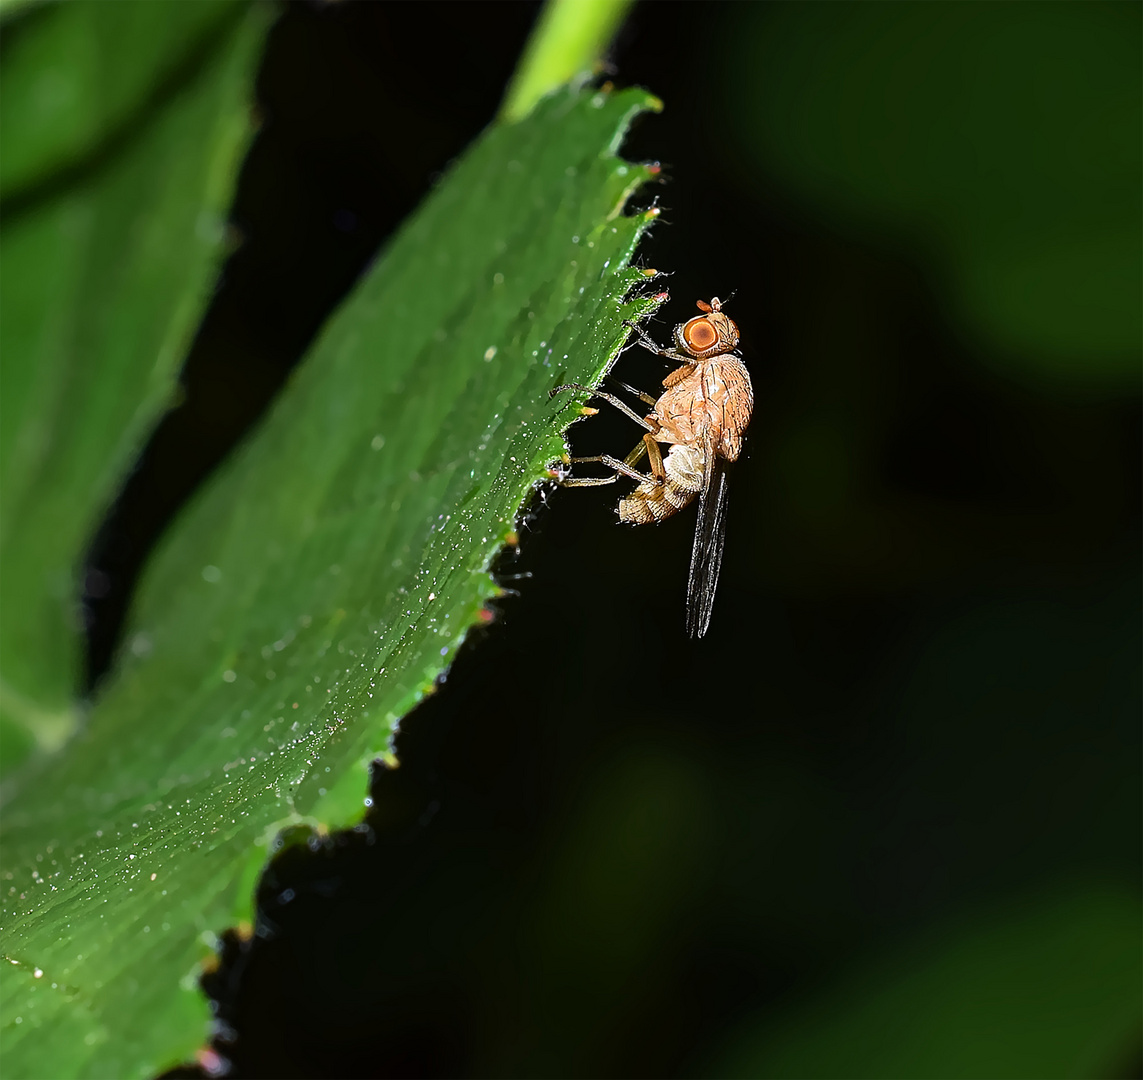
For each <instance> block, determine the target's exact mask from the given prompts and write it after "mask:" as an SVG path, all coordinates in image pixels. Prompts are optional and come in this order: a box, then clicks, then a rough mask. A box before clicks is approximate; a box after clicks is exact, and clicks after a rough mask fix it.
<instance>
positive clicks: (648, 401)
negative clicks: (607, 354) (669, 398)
mask: <svg viewBox="0 0 1143 1080" xmlns="http://www.w3.org/2000/svg"><path fill="white" fill-rule="evenodd" d="M606 378H607V381H608V382H611V383H614V384H615V385H616V386H618V387H619V388H620V389H621V390H626V391H627V393H629V394H633V395H634V396H635V397H637V398H638V399H639V400H640V401H641V402H643V404H644V405H657V404H658V403H659V399H658V398H655V397H652V396H651V395H650V394H647V393H644V392H643V391H642V390H636V389H635V387H633V386H628V385H627V383H625V382H623V380H622V379H617V378H616V377H615V376H614V375H608V376H606Z"/></svg>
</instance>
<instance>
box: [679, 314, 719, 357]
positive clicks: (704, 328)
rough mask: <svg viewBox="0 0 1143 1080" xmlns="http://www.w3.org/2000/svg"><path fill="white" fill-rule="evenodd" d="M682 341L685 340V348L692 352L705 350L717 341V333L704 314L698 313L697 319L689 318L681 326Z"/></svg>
mask: <svg viewBox="0 0 1143 1080" xmlns="http://www.w3.org/2000/svg"><path fill="white" fill-rule="evenodd" d="M683 341H684V342H686V346H687V348H688V349H690V350H691V351H692V352H696V353H700V352H706V350H707V349H709V348H710V347H711V346H712V345H714V344H715V343H717V341H718V334H717V333H716V331H715V329H714V327H713V326H711V325H710V322H709V320H708V319H707V318H706V316H704V315H700V316H699V317H698V318H697V319H691V321H690V322H689V323H687V325H686V326H684V327H683Z"/></svg>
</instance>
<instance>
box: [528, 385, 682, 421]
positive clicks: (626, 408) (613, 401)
mask: <svg viewBox="0 0 1143 1080" xmlns="http://www.w3.org/2000/svg"><path fill="white" fill-rule="evenodd" d="M562 390H582V391H583V392H584V393H585V394H591V395H592V397H597V398H603V400H604V401H606V402H607V403H608V404H609V405H614V406H615V407H616V408H617V409H618V410H619V411H620V412H621V413H623V415H624V416H626V417H628V418H630V419H631V420H634V421H635V423H637V424H638V425H639V426H640V427H641V428H646V430H647V431H649V432H651V433H654V432H656V431H658V430H659V425H658V423H657V422H655V421H653V420H651V419H649V418H645V417H642V416H640V415H639V414H638V413H637V412H636V411H635V410H634V409H632V408H631V406H630V405H627V404H625V403H624V402H623V401H621V400H620V399H619V398H617V397H616V396H615V395H614V394H609V393H607V392H606V391H604V390H593V389H592V388H591V387H590V386H584V385H582V384H581V383H564V385H563V386H557V387H556V388H555V389H554V390H549V391H548V397H550V398H551V397H555V396H556V394H558V393H560V391H562ZM636 393H638V391H636Z"/></svg>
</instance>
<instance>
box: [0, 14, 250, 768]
mask: <svg viewBox="0 0 1143 1080" xmlns="http://www.w3.org/2000/svg"><path fill="white" fill-rule="evenodd" d="M21 20H22V21H21V24H20V25H18V26H16V27H14V28H12V30H11V31H10V33H11V40H10V41H6V42H5V46H6V51H5V54H4V62H3V64H2V65H0V114H2V115H0V133H2V135H0V140H2V141H0V161H2V162H3V163H4V164H3V169H4V188H3V190H4V196H3V202H2V206H3V211H4V223H3V229H2V231H0V276H2V278H3V282H4V288H3V291H2V292H0V576H2V578H3V584H4V618H3V620H2V622H0V669H2V671H3V678H2V680H0V759H2V761H3V766H4V768H5V770H9V769H11V768H12V767H13V766H14V765H16V764H18V763H19V761H20V760H21V759H22V758H23V757H24V756H25V755H26V754H27V753H28V752H29V751H30V750H31V749H32V747H33V745H35V744H38V745H39V746H40V748H41V749H51V748H53V747H56V746H58V745H59V744H60V743H61V742H62V741H63V739H64V738H66V736H67V735H68V734H69V733H70V731H71V729H72V726H73V723H74V706H73V699H74V696H75V693H76V690H77V685H78V681H79V675H78V665H79V659H78V657H79V642H78V636H77V632H76V615H77V612H76V605H77V601H78V596H79V583H78V581H77V569H78V567H77V564H78V561H79V558H80V555H81V552H82V549H83V547H84V545H85V544H86V543H87V542H88V540H89V539H90V537H91V534H92V532H93V530H94V528H95V525H96V523H97V521H98V519H99V516H100V515H101V514H102V513H103V512H104V511H105V509H106V507H107V505H108V504H109V502H110V500H111V499H112V498H113V496H114V494H115V492H116V489H117V487H118V485H119V484H120V483H121V482H122V478H123V475H124V473H125V471H126V469H127V467H128V465H129V463H130V461H131V459H132V457H133V456H134V455H136V454H137V453H138V450H139V447H140V445H141V443H142V441H143V439H144V438H145V437H146V435H147V433H148V431H149V430H150V428H151V427H152V425H153V424H154V422H155V420H156V418H157V417H158V416H159V415H160V413H161V412H162V411H163V410H164V409H165V408H166V407H167V406H168V405H169V404H170V402H171V400H172V396H173V394H174V390H175V380H176V374H177V371H178V366H179V364H180V363H181V362H182V359H183V356H184V354H185V352H186V348H187V346H188V344H189V340H190V335H191V333H192V331H193V329H194V326H195V323H196V322H197V320H198V318H199V317H200V316H201V313H202V311H203V308H204V305H205V301H206V299H207V294H208V287H209V282H210V279H211V276H212V274H213V272H214V269H215V266H216V264H217V260H218V257H219V254H220V248H221V239H222V235H223V225H224V214H225V212H226V208H227V204H228V202H229V199H230V194H231V189H232V186H233V178H234V175H235V172H236V168H237V162H238V157H239V153H240V151H241V148H242V145H243V144H244V142H245V140H246V137H247V135H248V131H249V123H248V119H247V115H248V109H249V95H250V87H251V80H252V77H253V70H254V64H255V63H256V60H257V55H258V51H259V48H260V44H261V40H262V36H263V28H264V22H265V20H264V17H263V16H262V14H261V13H260V12H251V11H250V10H249V9H247V8H245V7H243V6H238V5H234V4H219V3H202V4H174V5H167V4H139V3H105V4H65V5H59V6H46V7H44V8H41V9H38V10H35V11H30V12H25V13H24V14H23V15H22V16H21Z"/></svg>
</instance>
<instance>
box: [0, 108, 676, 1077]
mask: <svg viewBox="0 0 1143 1080" xmlns="http://www.w3.org/2000/svg"><path fill="white" fill-rule="evenodd" d="M656 106H657V103H656V102H655V101H654V99H653V98H651V97H649V96H648V95H647V94H646V93H643V92H635V91H629V92H624V93H620V94H615V95H611V94H605V93H590V92H588V93H570V92H569V93H564V94H560V95H556V96H554V97H550V98H548V99H545V101H544V102H543V103H542V104H541V105H540V106H539V107H538V108H537V109H536V110H535V111H534V112H533V113H532V114H531V115H530V116H529V117H528V119H527V120H525V121H523V122H521V123H519V124H517V125H513V126H498V127H493V128H491V129H490V130H489V131H488V132H486V134H485V135H484V136H483V137H482V138H481V139H480V140H479V141H478V142H477V143H476V144H475V145H474V146H473V147H472V148H471V150H470V151H469V152H468V153H467V154H466V155H465V156H464V157H463V158H462V159H461V161H460V162H459V163H458V164H457V165H456V167H455V168H454V169H453V170H452V172H451V173H450V175H449V176H448V177H447V178H446V179H445V181H444V182H443V183H442V184H441V186H440V187H439V188H438V189H437V190H436V191H435V192H434V193H433V195H432V196H431V197H430V198H429V200H428V201H427V202H426V204H425V205H424V206H423V207H422V208H421V210H419V211H418V212H417V213H416V214H415V215H414V217H413V218H412V219H411V220H410V221H409V222H408V223H407V225H406V226H405V227H404V228H403V229H402V230H401V232H400V233H399V234H398V236H397V237H396V238H395V239H394V240H393V242H392V243H391V244H390V246H389V248H388V250H387V251H386V253H385V254H384V257H383V258H382V259H381V260H380V261H379V262H378V263H377V264H376V265H375V266H374V267H373V269H372V270H371V271H370V272H369V273H368V275H367V276H366V277H365V278H364V279H363V280H362V282H361V283H360V284H359V286H358V288H357V289H356V291H355V292H354V294H353V295H352V296H351V297H350V299H349V300H348V301H347V302H346V303H345V305H344V306H343V307H342V308H341V310H340V311H339V313H338V314H337V316H336V317H335V318H334V319H333V320H332V321H331V322H330V324H329V325H328V327H327V328H326V330H325V331H324V333H323V334H322V335H321V337H320V339H319V340H318V342H317V344H316V345H315V347H314V349H313V351H312V353H311V355H310V356H309V357H308V359H307V360H306V362H305V363H304V364H303V365H302V366H301V368H300V369H299V370H298V371H297V373H296V375H295V377H294V378H293V380H292V382H291V383H290V384H289V386H288V387H287V389H286V390H285V391H284V393H283V394H282V396H281V397H280V399H279V400H278V401H277V402H276V404H275V406H274V407H273V409H272V410H271V413H270V415H269V416H268V417H267V418H266V420H265V422H264V423H263V424H262V426H261V428H260V429H259V430H258V431H257V432H256V434H255V435H254V437H253V438H251V440H250V441H249V442H248V443H247V444H246V445H245V446H244V447H243V448H242V450H241V451H240V452H239V453H238V454H237V455H236V456H235V457H234V458H232V459H231V460H230V461H229V462H228V464H227V465H226V466H224V468H223V469H222V470H221V472H220V474H219V475H218V476H217V477H216V478H215V479H214V481H213V482H212V483H211V484H210V486H209V488H208V489H207V490H206V491H205V492H204V493H203V494H202V495H201V497H199V498H198V499H197V500H196V501H195V502H194V503H193V504H192V506H191V507H190V508H189V510H188V511H187V512H186V513H185V515H184V516H183V517H182V519H181V520H180V521H179V522H178V523H177V525H176V527H175V528H174V529H173V530H172V532H171V533H170V535H169V536H168V538H167V539H166V541H165V543H164V544H163V545H162V548H161V550H160V551H159V552H158V554H157V556H156V557H155V560H154V563H153V565H152V566H151V567H150V569H149V572H148V573H147V575H146V578H145V580H144V582H143V584H142V586H141V592H140V596H139V599H138V603H137V607H136V611H135V614H134V618H133V625H132V627H131V630H130V633H129V636H128V646H127V648H126V649H125V652H124V655H123V657H122V661H123V666H122V670H121V672H120V674H119V676H118V677H117V679H115V680H114V682H113V683H112V685H110V686H109V687H108V689H107V691H106V693H105V696H104V697H103V699H102V700H101V701H100V703H99V704H98V706H97V707H96V709H95V711H94V713H93V715H92V717H91V721H90V724H89V725H88V727H87V728H86V729H85V730H84V731H83V732H82V733H81V734H80V736H79V737H78V738H77V739H76V740H74V742H73V743H72V744H71V745H70V746H68V747H67V748H66V749H65V750H64V752H63V753H62V754H61V755H60V756H59V757H58V758H56V759H55V760H52V761H50V762H47V763H44V764H37V765H36V767H35V768H34V769H33V770H31V771H29V772H27V773H26V774H25V775H24V776H22V777H21V778H20V783H19V786H18V789H17V790H16V792H15V795H14V797H12V798H11V799H10V800H9V802H8V805H7V806H6V807H5V811H4V816H3V827H4V833H3V857H4V864H3V869H2V876H0V891H2V893H3V902H4V921H3V926H4V939H3V951H4V952H5V954H6V955H7V956H8V957H9V958H10V960H11V961H12V963H13V967H12V969H11V971H10V972H9V973H8V975H7V977H6V978H5V979H4V984H3V995H4V997H3V1005H2V1014H3V1016H4V1017H5V1022H6V1023H7V1024H8V1025H9V1027H8V1028H7V1030H6V1033H5V1040H6V1051H5V1072H6V1075H9V1076H13V1077H15V1076H26V1075H44V1074H50V1075H65V1074H66V1075H77V1074H78V1075H116V1076H140V1075H144V1074H146V1073H149V1072H152V1071H154V1070H156V1069H159V1068H161V1067H163V1066H165V1065H170V1064H172V1063H174V1062H176V1061H178V1060H179V1059H181V1058H183V1057H184V1056H185V1055H187V1054H188V1053H190V1052H191V1051H192V1050H193V1048H194V1047H195V1046H196V1044H198V1043H199V1041H200V1040H201V1039H202V1038H203V1036H204V1034H205V1021H206V1008H205V1004H204V1002H203V1001H202V1000H201V998H200V997H199V995H198V994H197V993H195V992H194V975H195V971H196V965H197V963H198V961H199V959H200V958H201V956H202V953H203V950H204V945H203V942H204V940H207V941H209V940H211V939H212V938H211V935H213V934H215V933H218V932H220V931H221V930H222V929H223V928H225V927H226V926H227V925H229V924H231V923H233V922H235V921H238V920H243V919H249V918H250V916H251V903H252V896H251V883H252V881H253V878H254V875H255V874H256V872H257V869H258V868H259V867H260V866H261V865H262V863H263V862H264V861H265V859H266V856H267V854H268V852H269V850H270V847H271V845H272V843H273V841H274V837H275V836H276V835H277V834H278V833H279V832H280V830H283V829H285V828H288V827H289V828H292V829H293V830H295V834H296V830H297V829H299V828H300V829H304V828H306V827H307V826H310V827H319V826H329V827H334V826H343V825H346V824H348V823H350V822H352V821H355V820H356V819H357V818H358V817H359V816H360V814H361V811H362V807H363V799H364V796H365V793H366V788H367V766H368V763H369V762H370V760H371V759H373V758H374V756H375V755H377V754H378V753H383V752H384V751H385V748H386V745H387V740H388V738H389V736H390V734H391V732H392V731H393V729H394V727H395V725H396V724H397V722H398V720H399V719H400V718H401V717H402V716H404V715H405V714H406V713H407V712H408V711H409V710H410V709H411V708H412V707H413V706H414V705H415V704H416V703H417V702H418V701H419V700H420V699H421V698H422V697H423V696H424V695H425V694H427V693H429V692H430V691H431V690H432V688H433V685H434V681H435V680H436V679H437V678H438V677H439V676H440V675H441V674H442V672H444V671H445V669H446V668H447V666H448V664H449V662H450V661H451V659H452V657H453V656H454V655H455V653H456V650H457V648H458V647H459V646H460V644H461V642H462V641H463V640H464V639H465V638H466V636H467V635H468V633H469V631H470V630H471V629H472V628H473V627H474V626H480V625H482V624H483V623H485V622H488V621H489V620H490V618H491V614H490V609H489V607H488V604H489V602H490V601H491V600H493V599H494V598H495V597H496V596H497V595H498V593H499V589H498V587H497V585H496V583H495V581H494V580H493V578H492V576H491V575H490V574H489V572H488V568H489V566H490V564H491V562H492V560H493V559H494V558H495V557H496V555H497V553H498V552H499V551H500V550H501V549H502V547H503V546H504V545H505V543H506V542H509V543H510V542H512V540H513V537H512V534H513V532H514V530H515V528H516V518H517V514H518V512H519V511H520V508H521V506H523V505H524V504H525V503H527V502H528V500H529V499H530V498H531V497H532V495H533V492H534V490H535V488H536V486H537V485H538V484H543V483H546V482H550V480H549V478H550V475H551V474H550V472H549V465H550V463H551V462H552V461H553V460H554V459H557V458H558V457H559V456H560V455H561V454H562V453H563V452H564V443H563V439H562V436H561V433H562V431H563V430H564V429H566V427H567V425H568V424H569V423H570V422H571V420H572V419H573V418H574V417H575V416H576V415H578V408H577V406H576V404H575V402H573V401H569V400H568V399H567V397H566V396H564V397H561V398H558V399H556V400H550V399H549V396H548V391H549V390H550V389H552V388H553V387H554V386H555V385H557V384H558V383H561V382H565V381H568V380H575V381H584V382H589V381H593V380H596V379H597V378H598V377H599V376H600V374H601V372H602V371H603V370H604V369H605V368H606V366H607V365H608V364H609V363H610V362H611V361H612V360H613V359H614V357H615V356H616V355H617V353H618V350H619V349H620V347H621V345H622V343H623V342H624V340H625V338H626V335H627V330H626V328H625V327H624V326H623V320H624V319H631V318H636V317H639V316H640V315H642V314H644V313H646V312H648V311H649V310H651V309H652V308H653V307H654V306H655V303H656V301H655V299H654V298H647V297H644V298H640V297H638V296H636V297H634V298H631V299H625V297H627V296H628V294H629V293H630V291H631V289H632V287H633V286H636V285H638V284H639V283H641V282H644V281H646V280H647V278H648V276H649V274H652V273H653V272H644V271H640V270H637V269H633V268H630V267H629V266H628V262H629V259H630V257H631V254H632V252H633V250H634V247H635V244H636V241H637V240H638V237H639V235H640V233H641V232H642V230H643V229H644V228H645V227H646V224H647V223H648V221H649V220H650V219H651V218H652V217H653V212H652V211H649V212H647V213H644V214H639V215H637V216H634V217H627V216H624V215H623V213H622V212H621V211H622V208H623V205H624V202H625V200H626V199H627V197H628V195H629V194H630V192H631V191H632V190H633V189H634V188H635V187H636V186H638V185H639V184H640V183H642V182H643V181H644V180H645V179H646V178H647V177H648V176H649V175H651V173H652V172H653V169H651V168H649V167H641V166H633V165H629V164H626V163H624V162H623V161H621V160H620V159H618V158H617V157H616V156H615V153H616V150H617V148H618V145H619V142H620V140H621V138H622V135H623V133H624V131H625V130H626V128H627V126H628V124H629V122H630V121H631V119H632V118H633V117H634V116H635V115H636V114H638V113H639V112H641V111H643V110H645V109H648V108H654V107H656ZM204 935H205V937H204ZM36 971H41V972H42V973H43V974H42V975H40V976H37V975H36ZM17 1017H18V1018H19V1021H20V1025H19V1027H13V1026H11V1025H13V1024H15V1022H16V1018H17ZM49 1036H50V1037H49Z"/></svg>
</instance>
